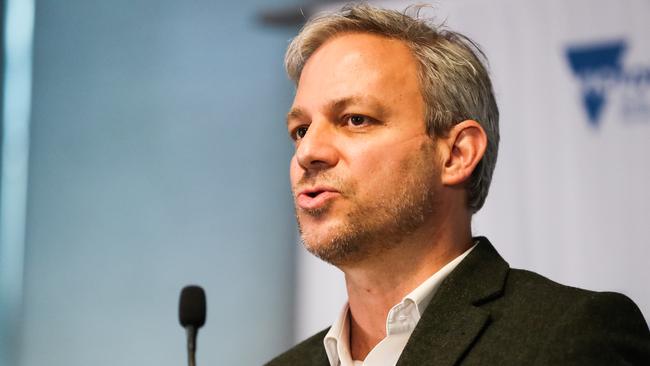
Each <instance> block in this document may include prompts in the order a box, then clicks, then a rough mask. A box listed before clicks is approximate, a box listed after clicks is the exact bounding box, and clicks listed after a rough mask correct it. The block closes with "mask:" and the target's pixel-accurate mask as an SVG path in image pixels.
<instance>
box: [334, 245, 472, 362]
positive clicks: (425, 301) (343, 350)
mask: <svg viewBox="0 0 650 366" xmlns="http://www.w3.org/2000/svg"><path fill="white" fill-rule="evenodd" d="M475 247H476V243H474V245H473V246H472V247H471V248H469V249H468V250H466V251H465V252H464V253H463V254H461V255H459V256H458V257H456V258H454V260H452V261H451V262H449V263H447V264H446V265H445V266H444V267H442V268H441V269H440V270H438V272H436V273H434V274H433V275H432V276H431V277H429V278H427V279H426V280H425V281H424V282H422V283H421V284H420V285H419V286H418V287H416V288H415V289H414V290H413V291H411V292H410V293H409V294H407V295H406V296H404V298H403V299H402V301H401V302H399V303H398V304H396V305H395V306H393V307H392V308H391V309H390V311H389V312H388V316H387V318H386V337H390V336H392V335H396V334H403V333H408V334H409V335H410V333H412V332H413V330H414V329H415V326H416V325H417V323H418V321H419V320H420V317H422V314H423V313H424V310H425V309H426V307H427V305H429V303H430V302H431V299H432V298H433V295H435V293H436V291H437V290H438V287H440V284H441V283H442V281H443V280H444V279H445V278H446V277H447V276H448V275H449V273H451V271H453V270H454V268H456V266H457V265H458V264H459V263H460V262H461V261H462V260H463V259H464V258H465V257H466V256H467V255H468V254H469V253H470V252H471V251H472V250H473V249H474V248H475ZM349 318H350V317H349V305H348V304H347V303H346V304H345V305H344V306H343V309H342V310H341V313H340V314H339V316H338V318H337V319H336V321H335V322H334V324H332V327H331V328H330V330H329V331H328V332H327V334H326V335H325V339H324V340H323V343H324V345H325V352H326V353H327V358H328V359H329V361H330V365H353V361H352V357H351V354H350V320H349Z"/></svg>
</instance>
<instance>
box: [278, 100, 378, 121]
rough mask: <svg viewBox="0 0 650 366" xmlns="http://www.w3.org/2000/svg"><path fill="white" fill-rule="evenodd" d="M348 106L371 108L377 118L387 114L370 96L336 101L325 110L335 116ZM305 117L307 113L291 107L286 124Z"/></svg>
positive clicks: (328, 104)
mask: <svg viewBox="0 0 650 366" xmlns="http://www.w3.org/2000/svg"><path fill="white" fill-rule="evenodd" d="M350 105H364V106H368V107H371V108H372V109H373V111H374V112H375V113H376V115H377V116H378V117H382V116H385V115H386V114H387V110H386V107H385V106H384V105H382V103H381V102H380V101H379V99H376V98H374V97H370V96H351V97H344V98H340V99H336V100H333V101H331V102H329V103H327V108H326V109H327V111H328V112H329V113H332V114H337V113H340V112H341V111H342V110H344V109H345V108H347V107H349V106H350ZM307 116H308V113H307V112H306V111H304V110H303V109H301V108H300V107H293V108H291V110H290V111H289V113H287V124H289V123H290V122H291V120H294V119H305V118H306V117H307Z"/></svg>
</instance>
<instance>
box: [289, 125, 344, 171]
mask: <svg viewBox="0 0 650 366" xmlns="http://www.w3.org/2000/svg"><path fill="white" fill-rule="evenodd" d="M335 132H336V131H335V127H334V126H333V125H332V124H331V123H328V122H327V121H312V123H311V124H310V125H309V128H308V129H307V132H306V133H305V136H303V137H302V138H301V139H300V142H299V143H298V146H297V147H296V160H297V161H298V164H299V165H300V167H302V168H303V169H304V170H322V169H328V168H331V167H333V166H335V165H336V163H337V162H338V150H337V149H336V146H335Z"/></svg>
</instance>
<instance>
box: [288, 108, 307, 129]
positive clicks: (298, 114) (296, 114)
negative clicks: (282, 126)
mask: <svg viewBox="0 0 650 366" xmlns="http://www.w3.org/2000/svg"><path fill="white" fill-rule="evenodd" d="M306 115H307V113H305V111H303V110H302V109H300V108H298V107H294V108H291V110H290V111H289V113H287V125H288V124H289V122H291V120H292V119H301V118H303V117H305V116H306Z"/></svg>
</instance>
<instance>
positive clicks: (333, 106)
mask: <svg viewBox="0 0 650 366" xmlns="http://www.w3.org/2000/svg"><path fill="white" fill-rule="evenodd" d="M355 104H356V105H364V106H369V107H371V108H373V110H374V112H375V113H377V115H379V116H383V115H385V114H386V112H387V111H386V108H385V107H384V106H383V105H382V103H381V102H380V101H379V99H376V98H374V97H371V96H351V97H345V98H341V99H337V100H334V101H332V102H330V103H329V106H328V107H329V108H328V109H329V110H331V111H332V112H333V113H338V112H340V111H342V110H344V109H345V108H346V107H348V106H350V105H355Z"/></svg>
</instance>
